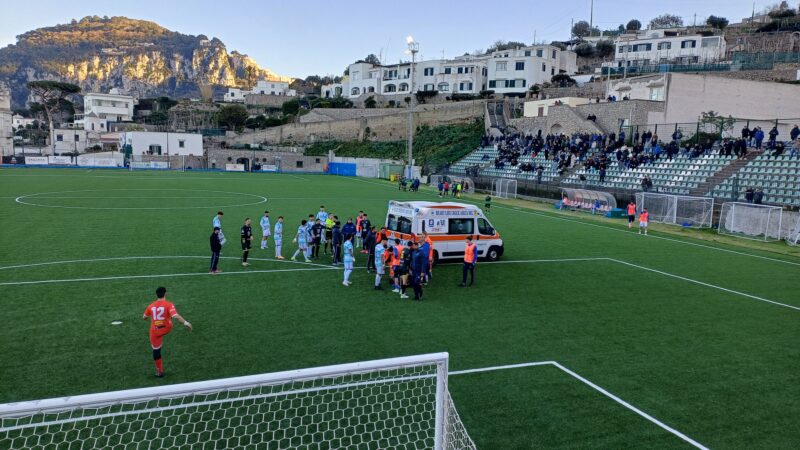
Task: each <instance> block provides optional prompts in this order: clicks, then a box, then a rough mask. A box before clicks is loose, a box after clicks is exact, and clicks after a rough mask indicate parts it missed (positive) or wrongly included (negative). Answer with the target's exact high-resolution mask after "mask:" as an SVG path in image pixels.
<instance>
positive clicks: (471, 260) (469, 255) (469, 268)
mask: <svg viewBox="0 0 800 450" xmlns="http://www.w3.org/2000/svg"><path fill="white" fill-rule="evenodd" d="M477 263H478V249H477V247H476V246H475V244H473V243H472V236H467V245H466V247H464V272H463V275H462V277H461V284H460V285H459V286H461V287H465V286H467V272H469V286H472V284H473V283H474V282H475V264H477Z"/></svg>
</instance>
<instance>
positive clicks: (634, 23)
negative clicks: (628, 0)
mask: <svg viewBox="0 0 800 450" xmlns="http://www.w3.org/2000/svg"><path fill="white" fill-rule="evenodd" d="M641 29H642V22H639V21H638V20H636V19H631V20H629V21H628V24H627V25H625V31H639V30H641Z"/></svg>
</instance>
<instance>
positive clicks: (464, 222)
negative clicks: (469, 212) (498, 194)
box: [447, 218, 475, 234]
mask: <svg viewBox="0 0 800 450" xmlns="http://www.w3.org/2000/svg"><path fill="white" fill-rule="evenodd" d="M474 229H475V219H473V218H469V219H450V220H448V221H447V234H472V233H473V231H474Z"/></svg>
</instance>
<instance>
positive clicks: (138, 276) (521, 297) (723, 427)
mask: <svg viewBox="0 0 800 450" xmlns="http://www.w3.org/2000/svg"><path fill="white" fill-rule="evenodd" d="M19 196H25V197H23V198H19V199H18V197H19ZM0 197H2V198H0V205H2V206H3V213H2V214H3V222H2V223H3V232H2V234H0V248H2V249H3V251H2V255H0V288H2V295H0V311H2V315H3V323H4V326H3V327H2V328H0V342H2V346H1V347H0V402H11V401H19V400H31V399H39V398H50V397H57V396H64V395H73V394H81V393H90V392H101V391H108V390H118V389H126V388H134V387H144V386H156V385H160V384H166V383H179V382H187V381H197V380H207V379H215V378H223V377H230V376H237V375H246V374H256V373H265V372H273V371H279V370H286V369H296V368H303V367H313V366H320V365H327V364H336V363H344V362H354V361H361V360H368V359H378V358H386V357H393V356H403V355H412V354H420V353H428V352H439V351H447V352H449V353H450V369H451V370H461V369H470V368H477V367H487V366H495V365H504V364H513V363H523V362H532V361H549V360H552V361H558V362H559V363H561V364H563V365H564V366H566V367H568V368H569V369H571V370H573V371H575V372H576V373H578V374H580V375H581V376H583V377H585V378H587V379H588V380H591V381H592V382H594V383H596V384H597V385H599V386H601V387H603V388H605V389H607V390H608V391H610V392H611V393H613V394H615V395H617V396H619V397H620V398H622V399H624V400H625V401H627V402H629V403H630V404H632V405H634V406H636V407H638V408H639V409H641V410H642V411H644V412H646V413H648V414H650V415H651V416H653V417H655V418H656V419H658V420H659V421H661V422H663V423H664V424H666V425H668V426H670V427H673V428H674V429H676V430H679V431H681V432H683V433H684V434H686V435H688V436H690V437H691V438H692V439H695V440H696V441H698V442H700V443H702V444H703V445H705V446H708V447H712V448H797V446H798V445H800V347H798V345H797V343H798V339H800V320H799V319H800V310H798V309H793V308H791V307H792V306H793V307H800V294H798V292H800V289H799V288H800V277H798V275H800V259H798V258H796V257H792V256H786V255H778V254H773V253H769V252H766V251H762V250H754V249H746V248H737V247H733V246H729V245H723V244H718V243H705V242H702V241H696V240H692V239H691V238H688V237H672V236H669V235H665V234H664V233H659V232H658V231H653V232H652V236H647V237H644V236H638V235H636V233H635V232H634V233H630V232H628V230H627V228H626V225H625V224H623V223H622V222H621V221H620V222H609V223H603V224H598V223H597V222H593V221H589V220H587V219H584V218H581V217H580V216H572V217H568V216H564V215H560V214H556V213H546V212H541V211H534V210H527V209H519V208H518V207H517V206H514V207H509V206H507V205H506V206H503V205H502V204H497V203H496V204H495V205H494V207H493V209H492V211H491V212H490V213H489V218H490V220H491V221H492V223H493V225H494V226H495V227H496V228H497V229H498V231H499V232H500V233H501V235H502V237H503V239H504V241H505V246H506V252H505V255H504V256H503V258H502V259H501V261H503V262H504V263H503V264H494V265H492V264H489V263H479V265H478V268H477V271H476V277H477V281H476V285H475V286H474V287H472V288H468V289H460V288H457V287H456V285H457V284H458V283H459V282H460V275H461V269H460V267H459V266H458V265H443V266H439V267H436V268H435V269H434V279H433V280H432V283H431V285H430V286H429V287H428V288H427V289H426V292H425V299H424V301H423V302H410V301H401V300H400V299H399V298H398V296H397V295H396V294H392V293H391V292H388V291H383V292H375V291H374V290H373V289H372V282H373V276H371V275H368V274H367V273H366V271H365V270H363V269H360V270H357V271H356V272H355V274H354V275H353V277H352V281H353V285H352V286H351V287H344V286H342V284H341V276H342V275H341V271H339V270H333V269H326V268H324V267H321V266H307V265H304V264H294V263H288V262H276V261H274V260H273V259H272V258H271V257H272V256H273V251H272V248H270V249H269V250H266V251H263V250H260V249H258V243H257V242H255V243H254V250H253V251H252V252H251V256H252V258H255V259H254V260H253V261H252V265H251V266H250V267H248V268H242V267H241V266H240V265H239V262H238V259H237V257H238V256H239V254H240V252H239V249H238V248H237V243H236V240H237V239H236V236H237V233H238V228H239V226H240V225H241V222H242V221H243V219H244V218H245V217H246V216H248V217H251V218H253V219H254V223H257V220H258V218H259V217H260V216H261V213H263V211H264V209H269V210H270V214H271V218H272V222H273V224H274V222H275V220H276V219H277V217H278V216H279V215H282V216H284V217H285V218H286V226H285V236H286V237H285V238H284V256H290V254H291V253H292V252H293V251H294V249H295V246H294V245H293V244H292V243H291V237H290V235H291V233H292V230H294V229H295V228H296V226H297V224H298V223H299V221H300V220H301V219H302V218H305V217H307V216H308V214H311V213H315V212H316V211H317V210H318V208H319V206H320V205H321V204H324V205H325V206H326V208H327V210H328V211H330V212H333V213H335V214H338V215H339V216H340V218H341V217H348V216H355V214H356V213H357V212H358V211H359V210H364V211H367V212H368V213H369V214H370V216H371V218H372V220H373V221H374V222H382V221H383V219H384V217H385V214H386V205H387V202H388V201H389V200H390V199H421V200H437V198H436V197H435V195H433V194H432V192H431V191H429V190H423V191H422V192H419V193H416V194H414V193H407V192H399V191H398V190H397V188H396V186H395V185H392V184H388V183H383V182H379V181H373V180H362V179H355V178H344V177H330V176H317V175H288V174H284V175H277V174H235V173H173V172H122V171H113V170H107V171H104V170H93V171H87V170H67V169H60V170H54V169H51V170H36V169H28V170H19V169H16V170H9V169H4V170H0ZM261 197H266V198H267V202H266V203H259V202H260V201H261V200H260V199H261ZM243 204H248V205H244V206H226V205H243ZM220 208H221V209H222V210H223V211H224V212H225V216H224V219H223V227H224V230H225V231H226V234H227V235H228V237H229V239H230V237H231V236H233V240H232V244H227V245H226V248H225V249H224V251H223V256H225V257H227V259H223V261H222V263H221V268H222V269H223V270H224V274H222V275H217V276H214V275H208V274H207V273H206V272H207V271H208V259H207V257H208V256H209V249H208V236H209V234H210V229H211V219H212V217H213V215H214V214H215V213H216V211H217V209H220ZM254 231H256V234H257V235H260V233H259V229H258V227H257V226H254ZM691 244H701V245H691ZM780 245H783V244H780ZM270 247H272V243H270ZM191 256H196V257H197V258H187V257H191ZM130 257H147V258H138V259H115V258H130ZM153 257H158V258H153ZM179 257H180V258H179ZM324 258H325V257H323V259H322V260H320V261H318V263H320V264H322V265H327V263H328V262H329V260H326V259H324ZM99 259H107V260H105V261H98V260H99ZM564 259H586V260H574V261H563V260H564ZM86 260H94V261H86ZM558 260H562V261H558ZM53 261H76V262H70V263H64V264H45V265H33V264H38V263H46V262H53ZM513 261H516V262H513ZM620 261H622V262H620ZM623 262H624V263H628V264H627V265H626V264H623ZM364 263H365V257H364V255H360V254H359V255H357V265H358V266H362V265H363V264H364ZM20 265H22V266H26V267H10V266H20ZM286 269H319V270H302V271H301V270H297V271H281V272H270V271H272V270H286ZM656 271H660V272H656ZM241 272H256V273H251V274H246V273H241ZM150 275H159V277H150ZM678 277H682V278H678ZM85 278H107V279H104V280H86V281H59V282H46V283H31V284H8V283H17V282H21V281H40V282H41V281H48V280H71V279H85ZM697 282H700V283H705V284H700V283H697ZM3 283H5V284H3ZM160 285H164V286H166V287H167V289H168V298H169V299H170V300H171V301H173V302H174V303H175V304H176V306H177V308H178V310H179V312H180V313H181V314H183V315H184V316H185V317H186V318H187V319H189V320H190V321H191V322H192V323H193V325H194V327H195V331H194V332H193V333H191V334H189V333H186V332H184V330H182V329H178V328H176V329H175V330H174V331H173V332H172V333H171V334H170V335H169V336H168V337H167V339H166V344H165V348H164V355H165V360H164V361H165V369H166V370H167V372H168V375H167V377H165V378H164V379H156V378H154V377H153V376H152V361H151V358H150V349H149V345H148V340H147V326H148V324H147V323H146V322H144V321H142V320H141V314H142V312H143V310H144V308H145V307H146V306H147V304H148V303H149V302H150V301H152V299H153V291H154V290H155V288H156V287H157V286H160ZM720 288H724V289H727V290H723V289H720ZM743 294H747V295H749V296H747V295H743ZM766 300H771V301H774V302H778V303H781V304H783V305H779V304H774V303H769V302H767V301H766ZM115 320H119V321H122V322H123V324H122V325H120V326H112V325H111V322H112V321H115ZM449 386H450V391H451V393H452V396H453V398H454V402H455V405H456V407H457V408H458V411H459V413H460V415H461V417H462V419H463V421H464V423H465V426H466V428H467V430H468V432H469V433H470V435H471V437H472V438H473V439H474V440H475V442H476V444H477V446H478V447H479V448H486V449H491V448H503V449H506V448H531V447H554V448H630V447H647V448H687V447H688V446H689V445H688V444H687V443H686V442H684V441H682V440H680V439H679V438H677V437H676V436H674V435H673V434H670V433H668V432H667V431H665V430H663V429H662V428H659V427H657V426H656V425H654V424H653V423H651V422H649V421H647V420H645V419H644V418H642V417H640V416H638V415H636V414H634V413H633V412H631V411H630V410H628V409H626V408H624V407H622V406H620V405H619V404H617V403H615V402H614V401H612V400H611V399H609V398H607V397H605V396H603V395H601V394H600V393H599V392H597V391H596V390H593V389H592V388H590V387H589V386H587V385H585V384H583V383H581V382H579V381H578V380H576V379H574V378H572V377H570V376H569V375H567V374H565V373H564V372H562V371H560V370H558V369H555V368H553V367H551V366H539V367H527V368H522V369H509V370H504V371H496V372H484V373H479V374H464V375H453V376H451V377H450V380H449Z"/></svg>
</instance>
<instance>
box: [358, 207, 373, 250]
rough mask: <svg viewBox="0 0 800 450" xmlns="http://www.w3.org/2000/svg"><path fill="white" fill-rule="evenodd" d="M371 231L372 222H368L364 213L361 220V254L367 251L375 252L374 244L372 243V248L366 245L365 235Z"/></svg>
mask: <svg viewBox="0 0 800 450" xmlns="http://www.w3.org/2000/svg"><path fill="white" fill-rule="evenodd" d="M371 229H372V222H370V221H369V217H368V216H367V213H364V217H363V218H362V219H361V236H360V237H361V253H369V249H372V250H375V242H373V243H372V247H370V246H368V245H367V234H369V231H370V230H371Z"/></svg>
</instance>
